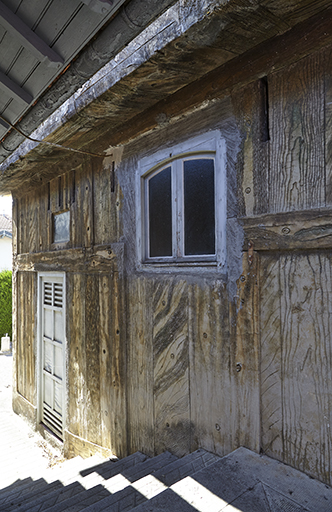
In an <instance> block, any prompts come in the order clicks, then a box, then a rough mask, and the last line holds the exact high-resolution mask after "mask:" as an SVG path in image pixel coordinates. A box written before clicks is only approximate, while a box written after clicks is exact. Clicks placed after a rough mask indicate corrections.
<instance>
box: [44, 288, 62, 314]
mask: <svg viewBox="0 0 332 512" xmlns="http://www.w3.org/2000/svg"><path fill="white" fill-rule="evenodd" d="M62 301H63V284H62V283H44V304H45V306H53V307H56V308H62V305H63V302H62Z"/></svg>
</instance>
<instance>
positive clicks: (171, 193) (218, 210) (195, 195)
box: [138, 132, 225, 265]
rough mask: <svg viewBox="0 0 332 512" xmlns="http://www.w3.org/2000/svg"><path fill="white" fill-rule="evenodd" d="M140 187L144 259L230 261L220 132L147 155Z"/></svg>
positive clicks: (140, 171)
mask: <svg viewBox="0 0 332 512" xmlns="http://www.w3.org/2000/svg"><path fill="white" fill-rule="evenodd" d="M162 157H164V158H162ZM153 163H154V165H153ZM139 191H140V193H139V197H140V198H141V202H140V205H139V221H138V235H139V237H140V238H139V240H138V248H139V255H140V259H141V261H142V262H143V263H155V264H158V263H160V264H178V263H182V264H183V263H185V262H187V263H188V264H190V263H192V262H210V263H211V262H216V263H218V264H221V265H224V262H225V258H224V252H225V251H223V239H224V233H223V231H224V226H225V197H224V196H225V165H224V143H223V140H222V139H221V137H220V133H219V132H210V133H208V134H206V135H205V136H204V137H203V136H200V137H196V138H194V139H191V140H189V141H187V142H186V143H184V144H181V145H178V146H175V147H174V148H173V149H172V150H168V149H164V150H162V151H158V152H157V153H156V154H155V156H154V157H153V156H151V157H148V158H147V159H144V160H143V161H142V162H141V165H140V169H139Z"/></svg>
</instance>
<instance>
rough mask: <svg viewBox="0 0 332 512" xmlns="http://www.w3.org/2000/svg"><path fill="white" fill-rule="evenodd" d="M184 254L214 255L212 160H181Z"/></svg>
mask: <svg viewBox="0 0 332 512" xmlns="http://www.w3.org/2000/svg"><path fill="white" fill-rule="evenodd" d="M183 164H184V170H183V173H184V246H185V255H187V256H189V255H200V254H215V218H214V161H213V160H212V159H207V158H201V159H197V160H186V161H184V163H183Z"/></svg>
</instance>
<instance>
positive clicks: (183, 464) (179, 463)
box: [153, 449, 220, 486]
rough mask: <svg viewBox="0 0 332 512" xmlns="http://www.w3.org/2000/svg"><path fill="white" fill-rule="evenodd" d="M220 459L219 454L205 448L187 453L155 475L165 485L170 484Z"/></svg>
mask: <svg viewBox="0 0 332 512" xmlns="http://www.w3.org/2000/svg"><path fill="white" fill-rule="evenodd" d="M218 460H220V457H218V455H215V454H213V453H211V452H208V451H206V450H203V449H198V450H196V451H195V452H192V453H189V454H188V455H185V456H184V457H182V458H181V459H178V460H176V461H174V462H171V463H170V464H168V465H167V466H165V467H163V468H161V469H159V470H157V471H155V472H154V473H153V476H154V477H155V478H158V480H160V481H161V482H163V483H164V484H165V485H167V486H170V485H172V484H174V483H175V482H177V481H179V480H181V479H182V478H184V477H186V476H190V475H193V474H195V473H196V472H197V471H199V470H201V469H203V468H205V467H207V466H209V465H210V464H213V463H214V462H217V461H218Z"/></svg>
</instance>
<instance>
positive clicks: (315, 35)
mask: <svg viewBox="0 0 332 512" xmlns="http://www.w3.org/2000/svg"><path fill="white" fill-rule="evenodd" d="M331 43H332V7H330V8H328V9H325V10H324V11H323V12H321V13H320V14H318V15H316V16H313V17H312V18H309V19H307V20H306V21H304V22H301V23H299V24H298V25H296V26H295V27H293V28H292V29H290V30H289V31H287V32H285V33H284V34H282V35H280V36H276V37H274V38H272V39H270V40H268V41H264V42H263V43H261V44H259V45H257V46H256V47H254V48H253V49H251V50H248V51H247V52H245V53H243V54H242V55H240V56H238V57H235V58H233V59H232V60H230V61H228V62H226V63H225V64H223V65H222V66H220V67H218V68H216V69H214V70H213V71H211V72H210V73H208V74H206V75H205V76H204V77H202V78H200V79H198V80H196V81H195V82H191V83H190V84H188V85H186V86H185V87H183V88H182V89H180V90H179V91H177V92H175V93H174V94H172V95H170V96H169V97H168V98H167V99H164V100H161V101H159V102H158V103H156V104H155V105H153V106H151V107H150V108H149V109H147V110H146V111H145V112H144V113H140V114H138V115H136V116H135V117H133V118H132V119H130V121H128V122H127V123H125V124H123V126H122V127H121V128H120V129H119V130H118V131H116V132H114V133H112V132H111V130H110V131H109V133H108V134H107V136H108V140H109V143H110V145H113V146H116V145H118V144H124V143H126V142H128V141H129V140H132V139H134V138H135V137H137V135H138V134H143V133H146V132H148V131H150V130H152V129H154V128H155V127H156V126H157V125H158V119H159V118H160V116H161V115H162V116H163V118H165V119H166V120H170V119H172V118H176V117H179V116H181V115H183V114H185V113H186V112H188V111H190V110H192V109H193V108H196V107H198V106H200V105H202V104H204V103H206V102H207V101H209V100H214V99H216V98H222V97H224V96H225V95H227V94H229V93H230V92H231V91H232V90H235V89H239V88H240V87H243V86H244V85H246V84H248V83H250V82H253V81H255V80H258V79H259V78H261V77H263V76H265V75H268V74H269V73H271V72H275V71H277V70H280V69H282V68H284V67H285V66H287V65H289V64H292V63H294V62H297V61H298V60H300V59H302V58H304V57H306V56H307V55H310V54H312V53H313V52H315V51H318V50H320V49H321V48H323V47H325V46H327V45H328V44H331Z"/></svg>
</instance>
